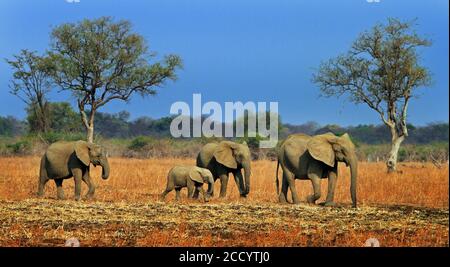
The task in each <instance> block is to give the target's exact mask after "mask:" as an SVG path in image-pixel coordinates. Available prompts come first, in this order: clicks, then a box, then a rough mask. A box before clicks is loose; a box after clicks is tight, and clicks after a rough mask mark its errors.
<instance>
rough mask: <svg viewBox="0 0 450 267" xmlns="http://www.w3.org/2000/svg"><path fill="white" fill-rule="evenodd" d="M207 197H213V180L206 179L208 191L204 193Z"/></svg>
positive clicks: (211, 178)
mask: <svg viewBox="0 0 450 267" xmlns="http://www.w3.org/2000/svg"><path fill="white" fill-rule="evenodd" d="M206 194H207V195H208V197H212V196H213V195H214V178H213V177H208V191H206Z"/></svg>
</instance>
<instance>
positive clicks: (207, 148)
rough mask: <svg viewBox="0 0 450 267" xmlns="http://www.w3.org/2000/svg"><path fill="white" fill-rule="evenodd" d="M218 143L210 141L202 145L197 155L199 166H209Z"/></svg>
mask: <svg viewBox="0 0 450 267" xmlns="http://www.w3.org/2000/svg"><path fill="white" fill-rule="evenodd" d="M217 146H218V144H217V143H208V144H206V145H204V146H203V147H202V149H201V150H200V152H199V153H198V155H197V166H198V167H201V168H207V167H208V165H209V163H210V162H211V160H212V159H213V155H214V151H215V150H216V148H217Z"/></svg>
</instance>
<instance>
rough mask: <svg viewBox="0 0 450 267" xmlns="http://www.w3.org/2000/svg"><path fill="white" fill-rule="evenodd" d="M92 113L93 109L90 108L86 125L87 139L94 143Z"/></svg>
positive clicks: (93, 113)
mask: <svg viewBox="0 0 450 267" xmlns="http://www.w3.org/2000/svg"><path fill="white" fill-rule="evenodd" d="M94 115H95V110H94V109H93V108H92V109H91V113H90V114H89V125H88V127H87V129H86V130H87V141H88V142H89V143H94Z"/></svg>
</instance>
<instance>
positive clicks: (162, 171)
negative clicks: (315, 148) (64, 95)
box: [0, 157, 449, 246]
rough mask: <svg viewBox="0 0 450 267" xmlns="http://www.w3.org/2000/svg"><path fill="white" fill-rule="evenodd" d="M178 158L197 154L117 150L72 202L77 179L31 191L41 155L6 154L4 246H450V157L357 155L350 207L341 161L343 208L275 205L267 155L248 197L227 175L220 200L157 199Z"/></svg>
mask: <svg viewBox="0 0 450 267" xmlns="http://www.w3.org/2000/svg"><path fill="white" fill-rule="evenodd" d="M176 164H194V161H193V160H187V159H166V158H163V159H146V160H139V159H121V158H112V159H110V165H111V176H110V179H108V180H106V181H103V180H102V179H101V178H99V177H100V171H101V169H100V168H93V169H92V177H93V179H94V182H95V184H96V185H97V186H98V187H97V191H96V198H95V200H93V201H82V202H75V201H73V200H71V199H73V180H66V181H65V183H64V189H65V191H66V196H67V197H68V198H69V200H66V201H56V200H54V199H55V196H56V189H55V186H54V183H52V182H49V183H48V184H47V186H46V194H45V199H44V200H37V199H35V198H34V195H35V192H36V189H37V174H38V168H39V159H38V158H37V157H27V158H0V225H1V228H0V229H1V230H0V231H1V233H0V246H2V245H3V246H5V245H12V246H36V245H52V246H54V245H62V244H63V243H64V241H65V240H66V239H67V238H68V237H71V236H75V237H77V238H78V239H80V241H81V243H82V245H86V246H361V245H362V244H364V241H365V240H366V239H367V238H369V237H376V238H378V239H379V240H380V242H381V244H382V245H383V246H448V218H449V216H448V203H449V202H448V199H449V192H448V190H449V179H448V175H449V173H448V165H445V166H444V167H443V168H440V169H439V168H436V167H435V166H434V165H433V164H422V163H408V164H401V165H400V166H399V169H400V171H399V172H398V173H394V174H389V175H387V174H386V169H385V166H384V164H382V163H360V165H359V167H360V168H359V177H358V178H359V180H358V201H359V203H360V208H359V209H358V210H353V209H351V208H350V207H349V204H350V194H349V190H348V189H349V171H348V169H347V168H345V167H344V166H340V177H339V181H338V185H337V189H336V199H335V200H336V202H337V203H339V204H341V207H337V208H323V207H317V206H309V205H306V204H302V205H280V204H277V203H276V193H275V170H276V162H270V161H255V162H254V163H253V169H252V173H253V179H252V189H251V193H250V195H249V197H248V198H247V199H240V198H239V194H238V191H237V188H236V185H235V183H234V181H233V179H232V178H231V179H230V182H229V186H228V196H227V197H226V199H224V200H219V199H217V198H214V199H213V200H212V201H211V202H210V203H207V204H203V203H200V202H198V201H188V200H186V199H183V201H182V202H181V203H174V202H173V198H174V194H175V193H174V192H173V193H172V194H169V196H168V198H167V201H166V202H167V203H160V202H157V196H158V194H160V193H161V192H162V190H163V189H164V187H165V183H166V174H167V172H168V170H169V169H170V168H171V167H172V166H174V165H176ZM280 173H281V171H280ZM279 177H280V179H281V175H279ZM326 184H327V183H326V180H324V181H323V183H322V187H323V190H322V193H323V194H322V195H323V197H322V199H323V198H324V197H325V194H326ZM297 188H298V192H299V194H300V197H301V198H302V199H306V195H307V194H310V193H311V191H312V188H311V183H310V182H308V181H297ZM215 189H216V192H218V190H219V182H217V183H216V188H215ZM83 191H84V193H85V192H86V191H87V188H86V186H85V185H83ZM185 194H186V193H185V192H183V194H182V195H183V196H185ZM216 195H217V194H216ZM400 205H401V206H400Z"/></svg>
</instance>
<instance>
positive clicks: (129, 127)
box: [0, 102, 449, 145]
mask: <svg viewBox="0 0 450 267" xmlns="http://www.w3.org/2000/svg"><path fill="white" fill-rule="evenodd" d="M48 109H49V112H48V116H49V117H48V118H49V120H48V122H49V123H48V126H47V127H48V129H47V131H48V132H56V133H63V134H64V133H65V134H80V135H81V134H82V133H83V132H84V129H83V126H82V125H81V123H80V118H79V114H78V113H77V112H76V111H75V110H74V109H73V108H72V106H71V105H70V103H68V102H48ZM130 117H131V114H130V113H129V112H128V111H125V110H124V111H120V112H117V113H108V112H98V113H97V115H96V117H95V121H94V123H95V125H96V129H97V134H98V135H99V136H102V137H104V138H124V139H129V138H135V137H138V136H151V137H154V138H164V137H170V136H171V135H170V123H171V121H172V119H173V117H162V118H159V119H155V118H151V117H148V116H142V117H139V118H136V119H130ZM279 121H280V127H279V129H280V130H279V138H280V139H284V138H285V137H286V136H288V135H290V134H295V133H305V134H309V135H315V134H322V133H327V132H333V133H335V134H337V135H340V134H343V133H348V134H350V136H351V137H352V139H353V140H354V141H355V142H357V143H363V144H370V145H376V144H388V143H390V141H391V140H390V132H389V130H388V129H387V128H386V127H385V126H384V125H381V124H380V125H373V124H369V125H368V124H364V125H363V124H361V125H356V126H347V127H345V126H340V125H336V124H328V125H320V124H319V123H317V122H313V121H310V122H306V123H302V124H290V123H282V122H281V119H280V120H279ZM407 127H408V131H409V137H408V139H407V140H406V141H405V143H407V144H431V143H436V142H443V143H448V140H449V124H448V123H447V122H434V123H429V124H427V125H425V126H414V125H412V124H408V125H407ZM222 128H224V127H222ZM39 129H40V124H39V123H38V119H37V118H36V114H35V112H34V111H33V109H27V116H26V118H25V119H24V120H20V119H17V118H15V117H13V116H7V117H2V116H0V136H9V137H15V136H23V135H27V134H39V132H40V131H39Z"/></svg>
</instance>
